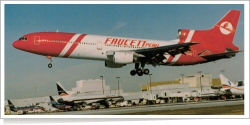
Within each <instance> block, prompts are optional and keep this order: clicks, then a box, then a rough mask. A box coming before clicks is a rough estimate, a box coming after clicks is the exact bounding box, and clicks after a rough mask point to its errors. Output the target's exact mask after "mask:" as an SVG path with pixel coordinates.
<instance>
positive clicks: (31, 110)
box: [8, 100, 45, 114]
mask: <svg viewBox="0 0 250 125" xmlns="http://www.w3.org/2000/svg"><path fill="white" fill-rule="evenodd" d="M8 104H9V107H10V110H11V111H13V112H19V111H22V112H23V114H26V113H34V112H43V111H45V110H44V108H43V107H41V106H25V107H15V106H14V105H13V104H12V102H11V101H10V100H8Z"/></svg>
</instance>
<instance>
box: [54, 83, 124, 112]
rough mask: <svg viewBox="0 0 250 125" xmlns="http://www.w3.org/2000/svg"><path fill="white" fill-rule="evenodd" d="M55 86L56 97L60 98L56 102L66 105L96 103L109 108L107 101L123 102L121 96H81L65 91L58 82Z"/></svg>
mask: <svg viewBox="0 0 250 125" xmlns="http://www.w3.org/2000/svg"><path fill="white" fill-rule="evenodd" d="M56 86H57V91H58V95H59V96H60V98H59V99H58V102H59V103H63V104H66V105H72V106H77V105H80V104H91V103H94V102H98V103H100V104H102V105H104V106H105V107H106V108H109V103H108V102H107V101H117V102H122V101H123V100H124V98H123V96H120V95H117V94H106V95H104V94H101V95H100V94H99V95H97V94H96V95H83V94H78V93H74V92H72V91H66V89H65V88H64V87H63V86H62V84H61V83H60V82H56Z"/></svg>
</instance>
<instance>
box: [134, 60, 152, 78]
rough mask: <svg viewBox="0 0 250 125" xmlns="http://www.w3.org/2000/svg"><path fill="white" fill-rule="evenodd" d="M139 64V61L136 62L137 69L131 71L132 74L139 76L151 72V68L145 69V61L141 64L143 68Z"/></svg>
mask: <svg viewBox="0 0 250 125" xmlns="http://www.w3.org/2000/svg"><path fill="white" fill-rule="evenodd" d="M139 65H140V64H139V63H135V69H134V70H131V71H130V75H132V76H134V75H135V74H137V75H138V76H142V75H143V74H145V75H148V74H149V69H144V67H145V63H142V64H141V68H139Z"/></svg>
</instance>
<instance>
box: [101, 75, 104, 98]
mask: <svg viewBox="0 0 250 125" xmlns="http://www.w3.org/2000/svg"><path fill="white" fill-rule="evenodd" d="M100 77H102V94H103V95H104V88H103V76H100Z"/></svg>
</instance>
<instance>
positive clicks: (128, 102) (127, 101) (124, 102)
mask: <svg viewBox="0 0 250 125" xmlns="http://www.w3.org/2000/svg"><path fill="white" fill-rule="evenodd" d="M125 106H132V102H131V101H130V100H125V101H123V102H121V103H120V107H125Z"/></svg>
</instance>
